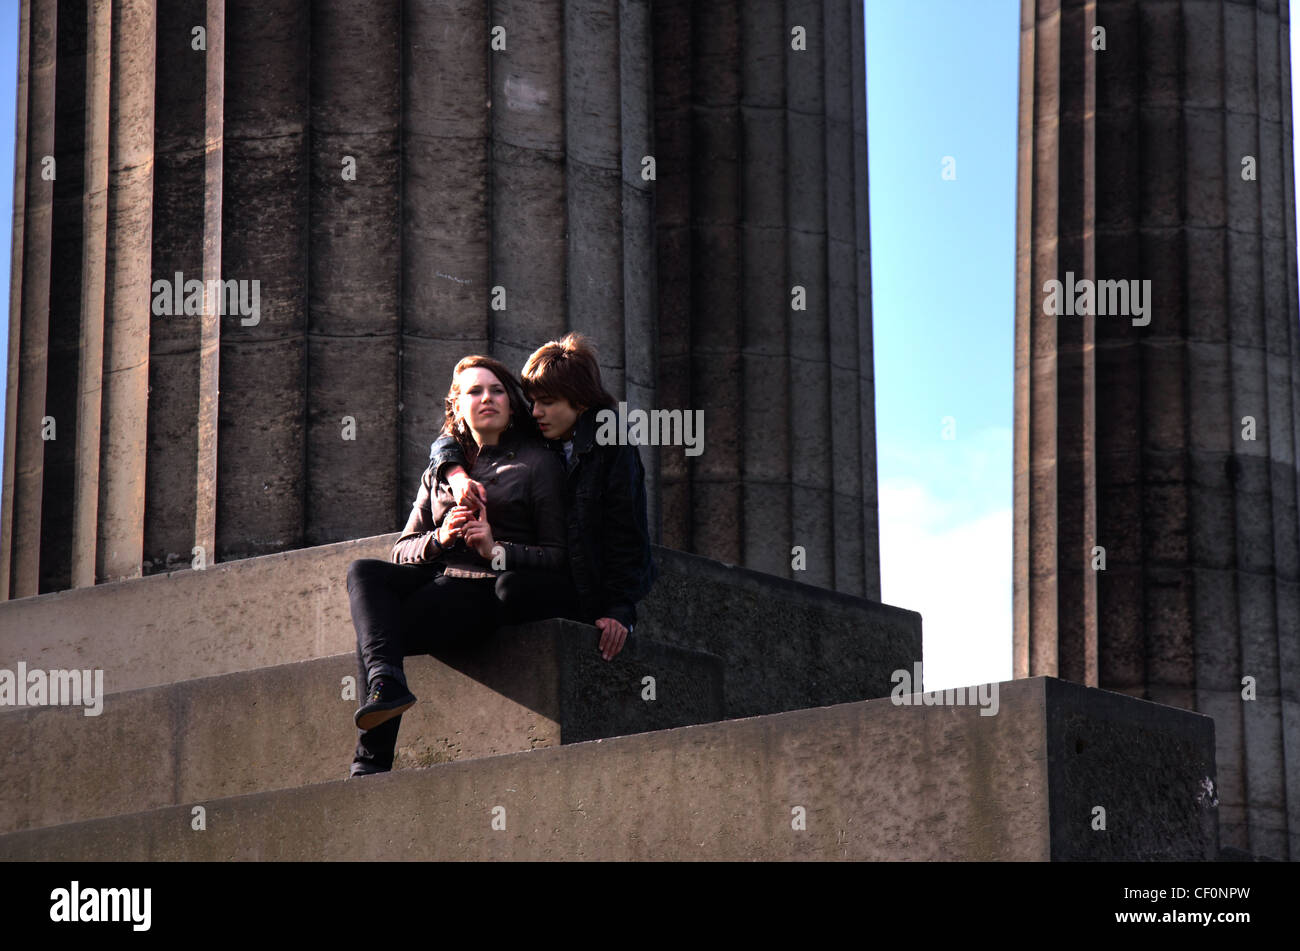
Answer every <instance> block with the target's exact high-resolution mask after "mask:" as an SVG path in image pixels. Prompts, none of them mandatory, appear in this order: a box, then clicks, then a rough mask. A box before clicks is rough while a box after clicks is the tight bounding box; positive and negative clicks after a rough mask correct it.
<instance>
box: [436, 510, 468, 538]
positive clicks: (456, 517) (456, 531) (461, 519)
mask: <svg viewBox="0 0 1300 951" xmlns="http://www.w3.org/2000/svg"><path fill="white" fill-rule="evenodd" d="M473 519H474V512H473V511H472V510H471V509H470V508H469V507H468V506H466V505H457V506H454V507H452V508H451V509H449V510H448V511H447V517H446V518H444V519H443V520H442V524H441V525H439V526H438V544H439V545H441V546H442V547H443V548H450V547H451V546H452V545H453V544H454V543H455V541H456V539H457V538H460V537H461V536H462V535H463V534H464V532H465V526H466V525H468V524H469V523H470V522H471V521H473Z"/></svg>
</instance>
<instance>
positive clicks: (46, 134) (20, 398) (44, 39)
mask: <svg viewBox="0 0 1300 951" xmlns="http://www.w3.org/2000/svg"><path fill="white" fill-rule="evenodd" d="M57 16H58V4H57V3H56V2H55V0H33V2H32V3H24V4H22V5H21V20H20V23H19V34H18V108H17V115H16V119H17V123H16V135H17V140H16V142H15V147H14V156H15V161H14V233H13V259H12V260H13V264H12V272H11V274H10V282H11V283H10V288H9V368H8V376H7V377H6V381H7V382H6V384H5V459H4V467H5V468H4V489H3V491H4V498H3V509H0V513H2V514H0V592H2V593H3V595H4V597H6V598H23V597H27V596H28V595H33V594H36V593H37V587H38V578H37V573H38V567H39V566H38V562H37V559H38V558H39V557H40V530H41V524H40V519H41V468H42V463H43V460H44V449H43V443H42V441H41V425H40V421H41V417H42V416H43V415H45V413H44V409H45V353H44V347H45V341H46V340H47V339H48V333H49V323H48V322H49V293H50V275H49V268H50V241H51V234H50V229H51V207H50V203H51V201H52V198H53V194H54V190H53V184H52V183H51V182H49V181H47V180H45V179H44V178H42V176H41V169H42V167H43V159H44V157H45V156H47V155H53V154H54V63H55V42H56V38H57V33H56V31H57V29H58V20H57Z"/></svg>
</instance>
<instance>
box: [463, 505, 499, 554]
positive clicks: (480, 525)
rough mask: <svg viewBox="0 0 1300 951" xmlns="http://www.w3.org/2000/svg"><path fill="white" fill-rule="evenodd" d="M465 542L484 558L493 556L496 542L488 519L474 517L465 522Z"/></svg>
mask: <svg viewBox="0 0 1300 951" xmlns="http://www.w3.org/2000/svg"><path fill="white" fill-rule="evenodd" d="M458 507H459V506H458ZM465 544H466V545H468V546H469V547H470V548H473V549H474V550H475V551H476V552H478V553H479V554H480V555H482V556H483V557H484V558H491V557H492V549H493V547H495V545H496V542H495V541H494V540H493V538H492V526H491V525H489V524H488V523H487V519H485V518H472V519H470V520H469V521H467V522H466V523H465Z"/></svg>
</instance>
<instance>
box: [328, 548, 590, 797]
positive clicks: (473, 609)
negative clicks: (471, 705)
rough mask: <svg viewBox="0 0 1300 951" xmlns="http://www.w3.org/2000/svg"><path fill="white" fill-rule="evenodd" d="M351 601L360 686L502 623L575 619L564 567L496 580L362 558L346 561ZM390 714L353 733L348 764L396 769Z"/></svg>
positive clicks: (394, 724) (400, 676)
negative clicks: (410, 660)
mask: <svg viewBox="0 0 1300 951" xmlns="http://www.w3.org/2000/svg"><path fill="white" fill-rule="evenodd" d="M348 600H349V602H350V603H351V607H352V625H353V627H355V628H356V632H357V674H358V680H357V689H358V691H360V692H361V693H362V698H363V699H362V701H361V702H363V703H364V702H365V701H364V697H365V694H366V693H367V692H368V686H369V682H370V681H371V680H373V679H374V678H375V677H376V676H388V677H391V678H393V679H394V680H397V681H399V682H401V683H403V684H405V683H406V675H405V673H404V672H403V669H402V659H403V658H405V657H409V656H410V655H412V654H432V653H434V652H435V651H436V650H437V649H438V648H440V647H444V646H447V645H450V644H457V643H464V642H465V641H472V640H477V639H478V638H480V637H482V636H484V635H485V634H488V633H490V632H491V631H492V630H493V629H494V628H496V627H498V626H500V625H502V624H521V623H524V622H526V621H535V620H541V619H542V618H550V617H573V616H575V614H576V612H577V593H576V592H575V591H574V588H573V582H572V581H571V580H570V579H569V576H568V573H567V572H564V573H561V572H551V571H506V572H503V573H502V574H501V575H499V576H498V577H497V578H495V579H493V578H449V577H446V576H444V575H442V574H440V573H439V572H438V569H437V567H436V566H434V565H429V564H414V565H396V564H393V563H392V562H390V561H383V560H381V559H379V558H359V559H357V560H356V561H354V562H352V564H351V565H349V566H348ZM401 722H402V718H401V717H400V716H396V717H393V718H392V719H391V720H388V721H386V722H385V723H381V724H380V725H379V726H377V727H375V728H374V729H373V730H360V731H358V738H357V749H356V753H355V755H354V756H353V759H352V764H353V765H352V770H353V772H354V773H355V772H357V771H358V769H360V770H362V771H368V772H373V771H376V770H389V769H392V768H393V754H394V752H395V751H396V749H397V731H398V729H399V727H400V726H401Z"/></svg>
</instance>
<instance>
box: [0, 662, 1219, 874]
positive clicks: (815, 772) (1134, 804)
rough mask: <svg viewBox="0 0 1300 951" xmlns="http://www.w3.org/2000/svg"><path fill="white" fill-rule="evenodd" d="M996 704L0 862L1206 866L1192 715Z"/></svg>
mask: <svg viewBox="0 0 1300 951" xmlns="http://www.w3.org/2000/svg"><path fill="white" fill-rule="evenodd" d="M996 687H997V691H998V692H997V694H996V697H997V705H996V707H994V706H993V705H992V704H986V705H984V706H979V705H970V704H967V705H957V704H955V703H954V704H949V705H932V706H926V705H924V704H923V703H916V704H909V705H906V706H903V705H898V704H895V702H894V700H893V699H892V698H886V699H880V700H869V701H862V702H858V703H846V704H839V705H836V706H830V707H821V708H817V709H811V710H798V711H792V712H789V713H781V714H773V715H768V716H760V717H753V718H748V719H742V720H728V721H723V722H720V723H710V724H703V725H698V726H689V727H683V728H680V729H673V730H664V731H659V732H653V733H643V734H639V735H636V736H621V737H616V738H613V739H605V740H597V741H593V742H589V743H578V744H574V745H572V746H562V747H559V748H548V749H537V750H532V751H528V752H521V753H512V754H507V755H503V756H491V757H487V758H485V759H476V760H470V761H458V762H452V763H441V764H438V765H436V766H432V767H430V768H428V769H416V770H399V771H396V772H393V773H390V774H387V775H380V776H370V777H364V778H361V779H357V780H350V781H347V782H346V783H345V782H343V781H336V782H330V783H320V784H317V785H313V786H305V787H302V788H298V789H288V790H281V791H278V792H265V793H257V794H254V795H248V796H239V797H234V798H229V799H218V800H210V801H206V802H203V803H190V802H187V803H184V804H180V805H176V806H170V807H166V808H162V809H155V810H152V811H148V812H140V813H136V814H133V815H126V816H119V817H115V818H108V819H99V820H94V821H89V822H81V823H75V824H71V825H66V826H59V827H55V828H49V829H35V830H29V831H23V832H15V833H10V834H8V835H4V836H0V859H2V860H9V861H15V860H17V861H22V860H75V861H94V860H133V861H138V860H151V861H157V860H197V861H212V860H220V861H227V860H242V861H252V860H315V859H369V860H383V861H389V860H391V859H393V858H394V857H400V858H403V859H413V860H446V859H510V860H554V859H584V860H619V859H650V860H661V861H662V860H670V861H671V860H682V859H705V860H766V861H771V860H790V859H813V860H831V859H849V860H884V859H895V860H943V859H948V860H1011V861H1025V860H1030V861H1045V860H1049V859H1051V860H1091V859H1145V860H1151V859H1181V860H1186V859H1213V858H1215V856H1216V854H1217V838H1216V831H1217V825H1216V823H1217V811H1216V807H1215V799H1214V796H1213V785H1214V779H1215V764H1214V724H1213V721H1212V720H1210V718H1208V717H1205V716H1202V715H1200V714H1197V713H1192V712H1189V711H1184V710H1178V709H1175V708H1172V707H1164V706H1160V705H1159V704H1154V703H1150V702H1148V701H1143V700H1138V699H1135V698H1132V697H1126V696H1123V695H1120V694H1113V693H1109V692H1107V691H1103V690H1097V689H1095V688H1087V687H1081V686H1078V685H1075V684H1070V683H1066V682H1063V681H1058V680H1055V679H1051V678H1043V677H1035V678H1031V679H1027V680H1016V681H1009V682H1004V683H1001V684H997V685H996ZM939 697H940V698H941V699H946V698H944V695H943V694H939ZM908 699H909V700H914V701H921V700H922V699H923V698H922V697H920V696H912V697H909V698H908ZM994 709H996V713H994V714H992V715H987V714H988V713H989V711H991V710H994ZM199 804H201V805H203V806H204V807H205V809H206V826H207V827H206V829H205V830H204V831H195V830H193V829H192V828H191V810H192V808H193V806H194V805H199ZM1097 807H1102V808H1104V809H1105V817H1106V820H1105V828H1104V829H1101V828H1094V826H1095V825H1096V824H1097V822H1096V817H1097V815H1098V814H1097V813H1096V808H1097ZM494 819H495V820H496V824H497V825H498V826H500V825H501V823H502V821H504V827H502V828H499V829H494V828H493V821H494Z"/></svg>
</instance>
